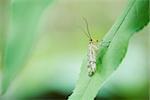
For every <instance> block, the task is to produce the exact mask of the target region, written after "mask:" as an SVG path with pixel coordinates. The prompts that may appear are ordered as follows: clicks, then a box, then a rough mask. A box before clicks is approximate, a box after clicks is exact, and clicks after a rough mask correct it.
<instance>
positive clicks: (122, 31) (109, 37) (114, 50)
mask: <svg viewBox="0 0 150 100" xmlns="http://www.w3.org/2000/svg"><path fill="white" fill-rule="evenodd" d="M148 22H149V0H129V3H128V5H127V7H126V9H125V10H124V12H123V13H122V15H121V16H120V17H119V18H118V19H117V21H116V22H115V24H114V25H113V26H112V28H111V29H110V31H109V32H108V33H107V34H106V35H105V37H104V38H103V41H102V42H101V43H100V48H99V52H98V55H97V72H96V73H95V75H93V76H92V77H91V78H90V77H88V76H87V68H86V67H87V66H86V65H87V59H85V60H84V61H83V65H82V66H81V72H80V75H79V80H78V82H77V85H76V88H75V90H74V91H73V94H72V95H71V96H70V97H69V100H93V99H94V98H95V97H96V94H97V93H98V91H99V89H100V88H101V87H102V85H103V84H104V83H105V82H106V79H108V78H109V77H110V75H111V74H112V73H113V72H114V71H115V69H116V68H117V67H118V66H119V64H120V63H121V62H122V60H123V58H124V56H125V54H126V51H127V46H128V43H129V40H130V38H131V37H132V35H133V34H134V33H135V32H137V31H139V30H141V29H142V28H143V27H144V26H145V25H147V24H148Z"/></svg>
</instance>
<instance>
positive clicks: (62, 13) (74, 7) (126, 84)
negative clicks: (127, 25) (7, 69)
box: [0, 0, 150, 100]
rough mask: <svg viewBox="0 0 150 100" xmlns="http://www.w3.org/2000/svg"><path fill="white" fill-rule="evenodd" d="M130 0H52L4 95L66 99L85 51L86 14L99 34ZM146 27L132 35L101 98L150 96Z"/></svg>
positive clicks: (95, 32) (91, 27) (93, 34)
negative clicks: (84, 30) (31, 44)
mask: <svg viewBox="0 0 150 100" xmlns="http://www.w3.org/2000/svg"><path fill="white" fill-rule="evenodd" d="M126 3H127V0H54V2H53V3H52V4H51V5H49V6H48V7H47V8H46V9H45V10H44V12H43V13H42V16H41V18H40V19H39V24H38V29H36V30H38V34H36V39H35V40H34V41H35V43H34V45H33V46H32V52H31V53H30V55H29V57H28V59H27V61H26V62H25V63H23V64H24V65H23V66H24V67H23V68H22V69H21V70H20V71H19V73H17V76H16V78H15V79H13V81H11V84H10V85H9V87H8V90H7V91H6V93H5V94H4V95H3V97H6V98H10V97H14V98H20V97H21V98H53V99H56V98H57V99H66V98H67V97H68V96H69V95H70V94H71V93H72V91H73V89H74V87H75V84H76V81H77V79H78V74H79V72H80V66H81V63H82V60H83V58H84V56H86V53H87V45H88V39H87V37H86V36H85V35H84V34H83V32H82V30H81V28H83V29H84V28H85V24H84V21H83V20H82V17H83V16H84V17H85V18H86V19H87V20H88V23H89V27H90V31H91V33H92V36H93V37H94V38H96V39H99V40H101V39H102V37H103V36H104V35H105V34H106V33H107V31H108V30H109V29H110V28H111V26H112V25H113V23H114V22H115V20H116V19H117V17H118V16H119V15H120V14H121V12H122V11H123V9H124V8H125V5H126ZM39 5H40V4H39ZM29 10H30V9H29ZM148 28H149V26H147V27H146V28H144V29H143V30H142V31H140V32H138V33H136V34H135V35H134V36H133V37H132V39H131V40H130V44H129V48H128V52H127V55H126V56H125V59H124V60H123V62H122V63H121V65H120V67H119V68H118V70H117V71H116V72H115V73H114V75H113V76H112V77H111V78H110V79H109V80H108V81H107V82H106V84H105V85H104V86H103V89H102V90H101V91H99V94H98V95H97V99H100V98H109V99H114V100H115V99H119V98H120V99H129V100H131V99H135V98H141V99H143V100H147V99H148V90H149V82H148V80H149V79H148V78H149V77H148V72H149V69H148V66H149V64H148V63H149V61H148V57H149V56H150V54H149V51H148V47H149V46H150V44H149V41H148V39H149V38H150V37H149V35H148V32H149V30H148ZM9 35H11V34H8V37H9ZM28 36H30V35H28ZM17 38H20V40H21V39H22V38H24V37H22V36H19V37H17ZM7 39H9V38H7ZM6 41H9V40H6ZM11 41H13V40H11ZM18 43H19V41H18ZM16 45H17V44H16ZM18 48H19V47H18ZM116 54H117V53H116ZM1 77H2V75H1V74H0V78H1Z"/></svg>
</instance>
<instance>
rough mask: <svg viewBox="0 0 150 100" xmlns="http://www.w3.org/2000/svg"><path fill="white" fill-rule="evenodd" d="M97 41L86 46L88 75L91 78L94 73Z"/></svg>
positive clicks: (92, 41)
mask: <svg viewBox="0 0 150 100" xmlns="http://www.w3.org/2000/svg"><path fill="white" fill-rule="evenodd" d="M97 50H98V47H97V41H94V40H91V41H89V44H88V65H87V68H88V75H89V76H92V75H93V74H94V73H95V72H96V55H97Z"/></svg>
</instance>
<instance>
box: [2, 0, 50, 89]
mask: <svg viewBox="0 0 150 100" xmlns="http://www.w3.org/2000/svg"><path fill="white" fill-rule="evenodd" d="M51 1H52V0H12V2H11V5H10V12H11V13H10V20H11V22H10V32H9V34H8V37H7V43H6V46H5V54H4V68H3V84H2V91H3V92H5V91H6V90H7V88H8V86H9V85H10V82H11V81H12V80H13V79H14V78H15V77H16V75H17V74H18V73H19V71H20V70H21V68H22V67H23V66H24V64H25V63H26V61H27V58H28V56H29V55H30V53H31V50H32V46H33V45H34V41H35V40H36V38H37V36H38V32H37V26H38V21H39V19H40V16H41V14H42V12H43V11H44V9H45V8H46V7H47V6H48V4H49V3H50V2H51Z"/></svg>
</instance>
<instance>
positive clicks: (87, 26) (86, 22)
mask: <svg viewBox="0 0 150 100" xmlns="http://www.w3.org/2000/svg"><path fill="white" fill-rule="evenodd" d="M82 18H83V20H84V21H85V24H86V29H87V35H88V37H89V38H90V40H92V36H91V34H90V30H89V25H88V21H87V19H86V18H84V17H82ZM84 32H85V31H84ZM85 33H86V32H85Z"/></svg>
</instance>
